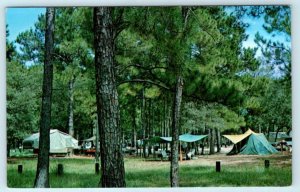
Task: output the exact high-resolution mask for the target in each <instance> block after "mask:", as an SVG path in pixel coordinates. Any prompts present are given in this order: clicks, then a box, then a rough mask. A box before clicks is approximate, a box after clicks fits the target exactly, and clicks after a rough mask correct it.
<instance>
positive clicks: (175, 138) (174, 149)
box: [170, 76, 183, 187]
mask: <svg viewBox="0 0 300 192" xmlns="http://www.w3.org/2000/svg"><path fill="white" fill-rule="evenodd" d="M182 89H183V79H182V77H181V76H178V77H177V82H176V92H175V97H174V106H173V121H172V142H171V174H170V175H171V187H178V186H179V174H178V173H179V165H178V144H179V120H180V106H181V100H182Z"/></svg>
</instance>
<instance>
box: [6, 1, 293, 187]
mask: <svg viewBox="0 0 300 192" xmlns="http://www.w3.org/2000/svg"><path fill="white" fill-rule="evenodd" d="M232 9H233V8H232V7H231V8H227V7H164V8H162V7H130V8H129V7H128V8H125V7H118V8H111V7H101V8H95V9H94V10H93V9H91V8H56V12H55V14H54V13H53V17H54V16H55V22H54V21H53V25H55V28H53V29H52V30H53V33H54V34H55V35H54V37H53V52H52V53H50V55H51V56H52V57H51V62H52V63H53V71H54V76H53V85H51V83H50V82H49V83H43V84H44V86H46V85H47V86H48V88H49V87H50V88H49V90H51V91H52V100H51V101H50V103H51V110H52V113H51V122H47V121H45V120H43V115H40V114H44V113H42V111H43V107H42V108H41V106H44V105H41V103H40V101H41V98H42V96H43V95H45V92H46V91H45V89H43V90H42V89H41V88H42V79H43V76H44V78H45V76H46V74H44V75H43V63H44V62H45V66H46V63H47V59H44V58H47V54H48V55H49V53H47V50H49V47H47V46H45V45H46V44H44V42H45V39H46V42H47V33H46V35H45V32H47V30H46V29H47V28H46V26H49V23H46V22H45V21H46V20H47V19H46V16H45V15H40V16H39V18H38V21H37V22H36V24H35V29H30V30H27V31H25V32H23V33H21V34H19V36H18V38H17V40H16V42H8V41H7V69H8V73H7V74H8V76H7V84H8V86H7V87H8V89H7V100H8V106H7V115H8V117H7V119H8V129H7V131H8V132H7V133H8V134H7V135H8V149H9V148H10V147H11V146H13V145H15V143H17V142H18V141H21V140H22V139H23V138H24V136H25V135H27V134H30V133H32V132H35V131H38V128H39V122H40V123H41V126H40V127H41V129H42V126H43V125H42V124H43V123H46V124H48V127H47V128H45V129H44V128H43V129H42V130H46V129H49V128H50V127H51V128H57V129H60V130H62V131H65V132H68V133H69V134H71V135H73V136H74V137H76V138H77V139H79V140H81V139H85V138H87V137H90V136H92V134H93V130H94V129H95V126H94V125H95V120H96V116H97V115H98V117H99V118H98V124H99V131H100V132H99V133H100V141H101V144H100V151H101V168H102V177H101V181H100V185H101V186H103V187H122V186H125V179H124V175H125V172H124V163H123V157H122V153H121V143H125V142H128V141H130V142H131V143H132V145H133V146H136V140H137V139H146V138H150V137H152V136H155V135H163V136H172V137H173V138H174V139H173V141H172V144H171V149H172V151H171V155H172V161H171V168H170V181H171V186H172V187H176V186H178V184H179V182H178V137H179V134H181V133H185V132H192V133H201V134H208V133H210V134H211V135H213V134H217V135H220V133H221V132H222V133H225V132H227V133H229V132H231V133H233V132H240V131H245V129H247V128H252V129H254V130H256V131H262V132H266V133H267V132H268V131H271V130H272V131H273V130H278V131H279V130H283V129H285V130H290V129H291V78H290V75H291V73H290V69H291V61H290V58H291V50H290V47H289V46H287V45H286V44H283V43H281V42H272V41H271V40H266V39H265V38H264V37H262V36H261V35H259V34H257V35H256V42H257V45H258V48H259V50H261V54H260V56H259V57H257V56H256V55H257V50H258V48H244V47H243V46H242V43H243V42H244V41H245V40H246V39H247V35H246V33H245V29H246V27H247V23H244V22H243V17H246V16H247V17H254V18H257V17H261V16H264V17H265V28H266V30H267V31H268V32H270V33H283V34H284V36H285V37H286V38H290V28H289V26H290V23H288V21H289V18H290V17H289V16H290V15H289V14H290V12H289V7H284V6H265V7H259V8H257V7H236V8H235V11H232ZM47 10H48V9H47ZM280 15H287V17H286V18H283V17H281V16H280ZM48 17H49V16H48ZM7 35H8V31H7ZM48 39H49V37H48ZM14 43H18V44H19V49H20V51H16V48H15V47H14ZM94 66H95V67H94ZM44 73H46V68H45V70H44ZM51 87H52V88H51ZM44 97H45V96H43V98H44ZM96 106H97V107H96ZM46 108H47V109H48V110H49V106H48V107H46ZM97 109H98V110H97ZM40 116H41V117H42V118H41V119H40ZM46 119H49V116H48V117H47V118H46ZM45 132H47V131H45ZM210 138H214V137H210ZM212 143H214V142H213V141H212ZM45 147H46V146H45ZM8 151H9V150H8ZM212 152H214V151H213V150H212ZM40 156H43V157H47V158H48V154H44V155H42V154H40ZM41 161H42V160H41ZM39 162H40V160H39ZM108 162H110V164H108ZM45 166H47V164H46V165H45ZM46 172H47V171H46ZM112 173H113V174H112ZM36 186H38V185H36ZM47 186H49V185H47V184H46V185H44V187H47Z"/></svg>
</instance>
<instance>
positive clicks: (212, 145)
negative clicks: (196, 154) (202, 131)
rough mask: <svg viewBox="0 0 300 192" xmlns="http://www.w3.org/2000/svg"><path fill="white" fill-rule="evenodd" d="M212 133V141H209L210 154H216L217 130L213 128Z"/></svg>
mask: <svg viewBox="0 0 300 192" xmlns="http://www.w3.org/2000/svg"><path fill="white" fill-rule="evenodd" d="M209 130H210V131H209V132H210V137H209V138H210V140H209V154H214V153H215V135H216V134H215V129H213V128H211V129H209Z"/></svg>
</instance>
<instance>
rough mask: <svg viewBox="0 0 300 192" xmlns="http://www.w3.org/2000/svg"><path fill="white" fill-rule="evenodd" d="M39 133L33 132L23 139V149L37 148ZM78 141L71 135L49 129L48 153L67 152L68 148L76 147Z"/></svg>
mask: <svg viewBox="0 0 300 192" xmlns="http://www.w3.org/2000/svg"><path fill="white" fill-rule="evenodd" d="M39 139H40V133H35V134H32V135H30V136H29V137H27V138H25V139H24V140H23V148H24V149H38V148H39ZM77 148H78V141H77V140H76V139H74V138H73V137H72V136H71V135H68V134H66V133H64V132H61V131H59V130H57V129H51V130H50V153H68V151H69V150H70V149H77Z"/></svg>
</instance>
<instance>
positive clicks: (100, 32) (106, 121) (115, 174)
mask: <svg viewBox="0 0 300 192" xmlns="http://www.w3.org/2000/svg"><path fill="white" fill-rule="evenodd" d="M112 9H113V8H111V7H96V8H94V35H95V42H94V45H95V69H96V74H95V75H96V98H97V112H98V117H99V118H98V123H99V135H100V153H101V154H100V156H101V180H100V182H99V186H102V187H125V186H126V184H125V169H124V160H123V153H122V143H121V139H122V138H121V129H120V111H119V102H118V93H117V88H116V82H115V68H114V54H115V53H114V52H115V44H114V38H115V31H114V25H113V22H112Z"/></svg>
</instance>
